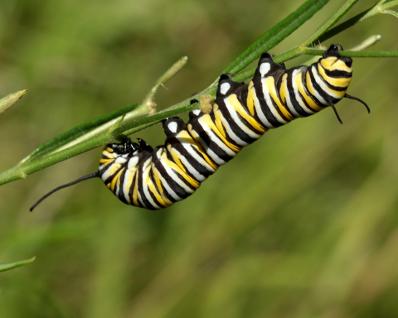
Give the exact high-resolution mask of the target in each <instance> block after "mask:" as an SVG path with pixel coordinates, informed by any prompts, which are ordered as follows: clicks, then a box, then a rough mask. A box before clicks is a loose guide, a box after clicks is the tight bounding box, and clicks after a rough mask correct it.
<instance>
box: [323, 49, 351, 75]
mask: <svg viewBox="0 0 398 318" xmlns="http://www.w3.org/2000/svg"><path fill="white" fill-rule="evenodd" d="M342 50H343V47H342V46H341V45H340V44H331V45H330V46H329V48H328V49H327V50H326V51H325V52H324V53H323V56H322V58H321V63H322V62H323V63H324V64H325V66H330V67H332V68H333V69H334V70H341V71H345V72H349V73H351V66H352V59H351V58H350V57H348V56H341V55H340V53H339V52H340V51H342Z"/></svg>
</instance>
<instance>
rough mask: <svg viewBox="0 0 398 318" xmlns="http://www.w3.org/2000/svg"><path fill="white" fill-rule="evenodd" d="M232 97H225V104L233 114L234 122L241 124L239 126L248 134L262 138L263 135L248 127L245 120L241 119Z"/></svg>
mask: <svg viewBox="0 0 398 318" xmlns="http://www.w3.org/2000/svg"><path fill="white" fill-rule="evenodd" d="M230 98H232V97H227V98H224V103H225V106H227V109H228V112H229V114H230V115H231V117H232V119H233V120H234V122H235V123H236V124H237V125H238V126H239V128H240V129H241V130H242V131H244V132H245V133H246V134H247V135H249V136H250V137H252V138H256V139H258V138H260V136H261V135H259V134H256V133H255V132H254V131H253V130H251V129H250V128H248V127H247V126H246V125H245V124H244V123H243V121H242V120H241V119H240V117H239V116H238V114H237V112H236V110H235V108H234V107H233V106H232V105H231V103H230V101H229V99H230Z"/></svg>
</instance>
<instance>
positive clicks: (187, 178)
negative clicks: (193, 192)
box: [162, 152, 200, 189]
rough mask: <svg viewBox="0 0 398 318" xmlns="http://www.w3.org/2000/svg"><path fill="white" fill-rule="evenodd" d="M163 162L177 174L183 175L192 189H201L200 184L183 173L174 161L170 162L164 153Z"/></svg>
mask: <svg viewBox="0 0 398 318" xmlns="http://www.w3.org/2000/svg"><path fill="white" fill-rule="evenodd" d="M162 160H163V162H164V163H165V164H166V165H168V166H169V167H170V168H171V169H173V170H174V171H175V172H176V173H178V174H179V175H181V176H182V177H183V178H184V179H185V180H186V181H187V182H188V183H189V184H190V185H191V186H192V187H194V188H195V189H196V188H198V187H199V185H200V183H199V182H198V181H196V180H195V179H193V178H192V177H191V176H189V175H188V174H187V173H186V172H184V171H182V170H181V169H180V168H179V167H178V166H177V165H176V164H175V163H174V162H173V161H171V160H169V159H168V158H167V156H166V154H165V153H164V152H163V154H162Z"/></svg>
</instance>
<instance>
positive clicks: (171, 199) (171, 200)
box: [151, 155, 177, 202]
mask: <svg viewBox="0 0 398 318" xmlns="http://www.w3.org/2000/svg"><path fill="white" fill-rule="evenodd" d="M154 160H155V159H154V156H153V155H152V162H153V163H154ZM153 169H157V170H158V172H159V173H160V174H161V172H160V171H159V169H158V168H157V166H156V165H155V164H154V167H152V169H151V175H152V177H153V181H154V183H155V187H156V189H158V192H159V193H161V189H160V188H159V187H158V185H157V183H156V180H155V172H154V171H153ZM160 184H161V186H162V189H163V194H164V195H165V196H166V197H167V199H169V201H170V202H177V200H176V199H174V198H173V197H172V196H171V194H170V193H168V192H167V190H166V188H165V186H164V184H163V181H162V180H161V179H160Z"/></svg>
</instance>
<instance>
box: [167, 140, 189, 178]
mask: <svg viewBox="0 0 398 318" xmlns="http://www.w3.org/2000/svg"><path fill="white" fill-rule="evenodd" d="M167 150H168V151H169V153H170V154H171V157H172V158H173V160H174V162H175V163H176V164H177V166H178V167H179V168H180V169H181V170H182V171H184V172H187V169H185V166H184V165H183V163H182V162H181V160H180V157H179V154H178V153H177V152H176V151H175V150H174V149H173V147H172V146H171V145H170V144H169V145H167Z"/></svg>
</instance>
